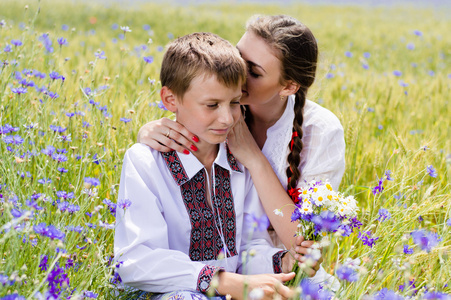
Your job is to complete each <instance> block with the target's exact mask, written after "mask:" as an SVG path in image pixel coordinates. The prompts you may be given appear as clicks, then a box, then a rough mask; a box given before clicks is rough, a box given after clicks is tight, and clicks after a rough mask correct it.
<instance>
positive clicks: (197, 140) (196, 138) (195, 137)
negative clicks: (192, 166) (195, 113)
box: [193, 136, 199, 151]
mask: <svg viewBox="0 0 451 300" xmlns="http://www.w3.org/2000/svg"><path fill="white" fill-rule="evenodd" d="M193 141H195V142H196V143H197V142H199V138H198V137H197V136H193ZM194 151H196V150H194Z"/></svg>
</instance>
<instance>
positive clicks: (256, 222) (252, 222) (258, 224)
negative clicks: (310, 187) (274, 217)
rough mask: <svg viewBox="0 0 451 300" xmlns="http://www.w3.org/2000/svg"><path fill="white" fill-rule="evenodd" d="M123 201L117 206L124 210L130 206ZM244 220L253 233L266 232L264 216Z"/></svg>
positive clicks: (266, 224) (266, 221) (265, 218)
mask: <svg viewBox="0 0 451 300" xmlns="http://www.w3.org/2000/svg"><path fill="white" fill-rule="evenodd" d="M123 201H124V202H126V201H128V206H125V205H124V202H123ZM123 201H119V202H118V203H117V205H118V206H119V207H120V208H122V209H125V208H127V207H129V206H130V205H131V202H130V200H128V199H124V200H123ZM124 206H125V207H124ZM245 218H246V222H247V223H248V225H249V226H250V227H251V228H252V229H253V231H264V230H267V229H268V227H269V219H268V217H267V216H266V215H262V216H261V217H260V218H259V217H257V216H255V215H254V214H247V215H246V217H245ZM249 229H250V228H249Z"/></svg>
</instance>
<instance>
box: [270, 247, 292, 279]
mask: <svg viewBox="0 0 451 300" xmlns="http://www.w3.org/2000/svg"><path fill="white" fill-rule="evenodd" d="M287 252H288V251H287V250H281V251H279V252H277V253H276V254H274V255H273V256H272V267H273V269H274V273H275V274H279V273H282V256H283V255H284V254H285V253H287Z"/></svg>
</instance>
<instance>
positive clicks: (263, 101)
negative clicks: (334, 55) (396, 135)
mask: <svg viewBox="0 0 451 300" xmlns="http://www.w3.org/2000/svg"><path fill="white" fill-rule="evenodd" d="M237 48H238V50H239V51H240V53H241V55H242V57H243V58H244V60H245V61H246V62H247V64H248V78H247V82H246V85H245V86H244V87H243V96H242V98H241V103H242V104H244V105H245V118H244V119H243V120H242V121H241V122H240V123H239V124H238V125H237V126H235V128H234V130H233V132H232V133H231V134H230V135H229V136H228V144H229V147H230V151H231V152H232V153H233V155H234V156H235V157H236V158H237V159H238V160H239V161H240V162H241V163H243V165H244V166H245V167H246V168H248V169H249V171H250V173H251V175H252V180H253V181H254V185H255V187H256V189H257V192H258V194H259V196H260V199H261V201H262V204H263V207H264V209H265V211H266V213H267V215H268V218H269V220H270V222H271V225H272V227H273V228H274V230H275V233H276V234H277V237H278V239H280V241H281V242H282V243H283V245H285V247H286V248H287V249H291V248H292V247H294V249H295V251H296V252H298V253H305V252H306V248H302V247H300V246H296V243H295V238H294V236H293V233H294V232H295V231H296V229H297V228H296V225H297V224H295V223H294V222H291V218H290V216H291V212H292V211H293V206H292V204H293V201H292V197H295V196H296V189H297V188H298V187H300V186H302V185H303V184H305V181H309V180H312V179H316V180H329V181H330V183H331V184H332V186H333V188H334V189H337V188H338V186H339V184H340V181H341V178H342V176H343V173H344V167H345V165H344V153H345V142H344V137H343V128H342V126H341V124H340V121H339V120H338V118H337V117H336V116H335V115H334V114H333V113H332V112H330V111H328V110H327V109H325V108H322V107H321V106H319V105H318V104H315V103H313V102H311V101H309V100H306V95H307V91H308V88H309V87H310V86H311V85H312V83H313V81H314V79H315V72H316V66H317V58H318V48H317V44H316V40H315V37H314V36H313V34H312V33H311V31H310V30H309V29H308V28H307V27H306V26H305V25H304V24H302V23H301V22H299V21H298V20H296V19H294V18H292V17H289V16H284V15H281V16H258V17H254V18H252V19H251V20H250V21H249V22H248V24H247V27H246V32H245V34H244V35H243V37H242V38H241V40H240V41H239V42H238V44H237ZM212 109H214V108H212ZM138 141H139V142H141V143H145V144H147V145H149V146H150V147H152V148H154V149H156V150H159V151H163V152H165V151H169V150H170V149H174V150H177V151H179V152H185V154H186V153H188V152H187V151H188V150H187V149H190V150H191V151H196V149H197V148H196V146H195V143H196V142H197V141H198V140H197V138H196V137H195V136H194V135H193V134H191V133H190V132H188V131H187V130H186V129H185V128H184V127H183V126H181V125H180V124H177V123H176V122H173V121H171V120H169V119H166V118H163V119H161V120H157V121H153V122H150V123H148V124H146V125H144V126H143V127H142V128H141V129H140V132H139V134H138ZM276 210H281V212H282V213H278V215H276V214H275V213H274V211H276ZM282 215H283V216H282ZM304 243H305V244H303V245H301V246H304V245H309V244H308V243H307V242H304ZM297 258H300V257H299V256H298V257H297ZM323 279H324V278H323Z"/></svg>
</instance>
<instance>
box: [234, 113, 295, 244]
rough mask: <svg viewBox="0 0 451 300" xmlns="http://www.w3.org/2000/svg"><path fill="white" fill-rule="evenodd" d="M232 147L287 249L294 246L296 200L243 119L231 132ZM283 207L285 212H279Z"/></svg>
mask: <svg viewBox="0 0 451 300" xmlns="http://www.w3.org/2000/svg"><path fill="white" fill-rule="evenodd" d="M228 145H229V147H230V151H231V152H232V153H233V155H234V156H235V157H236V159H238V160H239V161H240V162H241V163H242V164H243V165H244V166H245V167H246V168H247V169H248V170H249V172H250V174H251V176H252V181H253V183H254V185H255V188H256V189H257V192H258V195H259V197H260V201H261V203H262V205H263V208H264V210H265V212H266V214H267V215H268V218H269V221H270V222H271V225H272V226H273V227H274V230H275V231H276V233H277V235H278V237H279V238H280V240H281V241H282V243H283V244H284V245H285V247H286V248H287V249H291V248H293V247H295V245H296V243H295V236H294V234H295V232H296V231H297V223H296V222H291V213H292V212H293V209H294V207H293V201H292V199H291V197H290V196H289V195H288V194H287V192H286V191H285V189H284V188H283V186H282V184H281V183H280V181H279V178H278V177H277V175H276V174H275V173H274V170H273V169H272V167H271V165H270V164H269V162H268V160H267V159H266V157H265V156H264V154H263V153H262V152H261V150H260V148H259V147H258V145H257V143H256V142H255V140H254V138H253V137H252V134H251V133H250V132H249V129H248V128H247V126H246V123H245V122H244V120H243V119H241V120H240V121H239V122H238V123H237V125H236V126H235V127H234V128H233V130H232V132H231V133H230V134H229V136H228ZM276 209H277V210H279V209H281V211H282V214H283V216H280V215H276V214H275V213H274V211H275V210H276Z"/></svg>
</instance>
